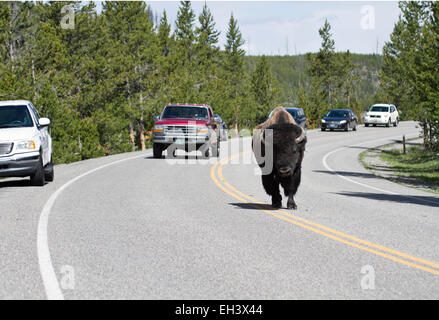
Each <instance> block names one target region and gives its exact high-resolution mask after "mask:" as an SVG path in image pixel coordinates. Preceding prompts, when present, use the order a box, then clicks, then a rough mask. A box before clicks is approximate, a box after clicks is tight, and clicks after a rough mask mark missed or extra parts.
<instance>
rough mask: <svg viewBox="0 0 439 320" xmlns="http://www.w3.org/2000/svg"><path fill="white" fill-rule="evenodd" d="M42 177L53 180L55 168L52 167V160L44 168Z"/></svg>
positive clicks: (49, 180)
mask: <svg viewBox="0 0 439 320" xmlns="http://www.w3.org/2000/svg"><path fill="white" fill-rule="evenodd" d="M44 178H45V179H46V181H48V182H52V181H53V180H54V178H55V169H54V168H53V161H52V160H51V161H50V163H49V164H48V165H47V166H46V167H45V168H44Z"/></svg>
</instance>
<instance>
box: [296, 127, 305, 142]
mask: <svg viewBox="0 0 439 320" xmlns="http://www.w3.org/2000/svg"><path fill="white" fill-rule="evenodd" d="M300 130H301V134H300V136H299V137H298V138H296V143H297V144H299V143H301V142H302V141H303V139H305V130H303V128H302V127H300Z"/></svg>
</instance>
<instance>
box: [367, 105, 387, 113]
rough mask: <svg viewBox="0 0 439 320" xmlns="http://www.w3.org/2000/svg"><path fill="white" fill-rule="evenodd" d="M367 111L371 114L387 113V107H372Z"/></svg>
mask: <svg viewBox="0 0 439 320" xmlns="http://www.w3.org/2000/svg"><path fill="white" fill-rule="evenodd" d="M369 111H372V112H389V107H385V106H373V107H372V108H370V110H369Z"/></svg>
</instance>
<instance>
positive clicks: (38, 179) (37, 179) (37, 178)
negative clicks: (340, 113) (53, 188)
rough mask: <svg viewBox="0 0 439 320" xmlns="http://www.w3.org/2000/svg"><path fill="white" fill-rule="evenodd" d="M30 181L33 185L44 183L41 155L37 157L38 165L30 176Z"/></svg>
mask: <svg viewBox="0 0 439 320" xmlns="http://www.w3.org/2000/svg"><path fill="white" fill-rule="evenodd" d="M30 183H31V185H33V186H37V187H42V186H44V183H45V174H44V167H43V159H42V157H41V155H40V156H39V157H38V165H37V169H36V170H35V173H34V174H33V175H31V176H30Z"/></svg>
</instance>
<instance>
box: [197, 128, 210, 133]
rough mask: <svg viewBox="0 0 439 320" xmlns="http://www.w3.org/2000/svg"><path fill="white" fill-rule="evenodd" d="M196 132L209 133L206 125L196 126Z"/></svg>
mask: <svg viewBox="0 0 439 320" xmlns="http://www.w3.org/2000/svg"><path fill="white" fill-rule="evenodd" d="M197 133H209V129H208V128H207V127H206V126H198V127H197Z"/></svg>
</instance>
